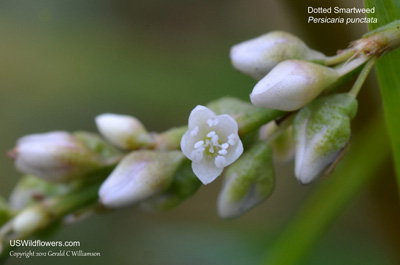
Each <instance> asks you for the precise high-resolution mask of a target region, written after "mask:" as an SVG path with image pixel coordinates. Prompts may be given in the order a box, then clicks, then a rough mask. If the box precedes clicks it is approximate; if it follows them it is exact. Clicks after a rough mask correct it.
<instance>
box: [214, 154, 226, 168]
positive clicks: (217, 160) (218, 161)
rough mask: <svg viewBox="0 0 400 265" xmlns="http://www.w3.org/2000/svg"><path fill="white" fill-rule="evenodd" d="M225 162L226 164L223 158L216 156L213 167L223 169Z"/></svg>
mask: <svg viewBox="0 0 400 265" xmlns="http://www.w3.org/2000/svg"><path fill="white" fill-rule="evenodd" d="M225 162H226V160H225V157H223V156H217V157H216V158H215V166H216V167H219V168H223V167H224V166H225Z"/></svg>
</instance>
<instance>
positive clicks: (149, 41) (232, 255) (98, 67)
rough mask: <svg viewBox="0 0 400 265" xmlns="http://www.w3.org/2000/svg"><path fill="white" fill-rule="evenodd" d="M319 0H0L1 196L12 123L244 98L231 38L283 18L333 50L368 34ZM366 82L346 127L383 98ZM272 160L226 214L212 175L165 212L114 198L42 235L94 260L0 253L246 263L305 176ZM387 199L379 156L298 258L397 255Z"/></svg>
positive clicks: (300, 191)
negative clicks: (264, 179) (334, 18)
mask: <svg viewBox="0 0 400 265" xmlns="http://www.w3.org/2000/svg"><path fill="white" fill-rule="evenodd" d="M321 3H322V2H321V1H290V0H285V1H268V0H250V1H242V0H229V1H228V0H223V1H215V0H203V1H199V0H197V1H196V0H170V1H163V0H152V1H151V0H150V1H128V0H96V1H93V0H92V1H89V0H88V1H78V0H64V1H62V0H55V1H50V0H42V1H28V0H2V1H0V36H1V38H0V73H1V74H0V108H1V111H0V120H1V121H2V126H1V128H2V129H1V138H0V146H1V150H2V153H3V155H2V156H0V167H1V168H2V176H1V185H0V193H1V194H2V195H3V196H6V197H7V196H8V195H9V194H10V192H11V190H12V187H13V186H14V185H15V183H16V182H17V180H18V178H19V176H20V174H19V173H18V172H16V171H15V170H14V168H13V163H12V161H11V160H10V159H8V158H7V157H6V152H7V150H9V149H11V148H12V147H13V145H14V143H15V141H16V140H17V139H18V138H19V137H21V136H23V135H26V134H31V133H41V132H47V131H52V130H66V131H75V130H87V131H95V125H94V117H95V116H96V115H98V114H100V113H104V112H113V113H120V114H130V115H133V116H135V117H137V118H139V119H140V120H142V121H143V123H144V124H145V125H146V127H147V128H148V129H149V130H151V131H162V130H166V129H168V128H170V127H173V126H179V125H183V124H185V123H186V122H187V118H188V114H189V113H190V111H191V109H193V107H194V106H196V105H197V104H206V103H207V102H209V101H210V100H213V99H216V98H219V97H222V96H226V95H230V96H235V97H238V98H241V99H244V100H248V95H249V93H250V92H251V90H252V87H253V86H254V84H255V81H254V80H252V79H251V78H250V77H247V76H244V75H242V74H240V73H238V72H236V71H235V70H234V69H233V68H232V67H231V65H230V61H229V57H228V55H229V49H230V47H231V46H232V45H233V44H235V43H238V42H241V41H244V40H246V39H250V38H253V37H256V36H258V35H260V34H263V33H265V32H268V31H271V30H285V31H288V32H291V33H294V34H296V35H298V36H299V37H301V38H302V39H304V40H305V41H306V43H307V44H308V45H309V46H310V47H312V48H315V49H318V50H321V51H322V52H324V53H326V54H328V55H333V54H334V53H335V52H336V50H337V49H340V48H345V47H347V45H348V43H349V42H350V41H351V40H354V39H356V38H359V37H360V36H361V35H362V34H363V33H364V32H366V30H367V26H366V25H365V24H351V25H341V24H323V25H321V24H308V23H307V17H308V14H307V6H314V7H319V6H321V5H322V4H321ZM335 5H338V6H341V7H354V6H355V7H361V6H362V1H344V0H343V1H327V2H324V4H323V5H322V6H325V7H328V6H335ZM342 16H343V15H342ZM367 83H368V85H367V86H365V87H364V89H363V90H362V92H361V94H360V108H359V113H358V115H357V118H356V119H355V121H354V122H353V128H354V135H353V137H357V134H358V133H360V129H359V128H361V127H362V125H363V124H364V123H365V122H367V121H368V120H369V119H370V117H371V116H373V113H375V112H377V111H379V109H380V108H381V106H380V99H379V89H378V87H377V84H376V81H375V79H374V77H373V76H372V77H369V79H368V80H367ZM377 140H379V139H377ZM371 156H373V154H371ZM348 159H351V158H348ZM276 170H277V181H276V189H275V191H274V193H273V195H272V196H271V197H270V198H269V199H268V200H267V201H266V202H265V203H263V204H262V205H260V206H258V207H257V208H255V209H254V210H252V211H251V212H249V213H247V214H246V215H244V216H242V217H240V218H238V219H235V220H230V221H226V220H221V219H219V218H218V216H217V213H216V206H215V205H216V199H217V196H218V192H219V189H220V186H221V180H219V181H216V182H213V183H212V184H210V185H208V186H206V187H203V188H202V189H201V190H200V191H199V192H198V193H197V194H196V195H195V196H194V197H192V198H191V199H189V200H188V201H186V202H184V203H183V204H182V205H180V206H179V207H177V208H176V209H174V210H172V211H170V212H163V213H151V214H150V213H145V212H143V211H141V210H140V209H137V208H135V207H132V208H126V209H122V210H118V211H115V212H112V213H109V214H104V215H97V216H93V217H91V218H89V219H86V220H84V221H82V222H80V223H77V224H74V225H71V226H68V227H65V228H63V229H62V230H61V231H60V232H59V233H57V234H56V235H55V236H54V237H51V238H49V239H48V240H62V241H64V240H71V241H76V240H78V241H80V242H81V247H80V248H79V249H82V250H84V251H96V252H101V257H100V258H73V259H72V258H30V259H22V260H16V259H14V258H11V259H9V261H8V264H25V263H29V264H54V263H55V262H57V263H59V264H71V263H72V262H73V263H74V264H87V263H88V262H90V263H96V264H110V263H113V264H152V265H153V264H163V265H167V264H171V265H172V264H174V265H179V264H193V265H197V264H230V265H236V264H258V263H259V262H260V261H261V259H262V257H263V255H264V254H265V253H264V252H265V251H268V248H269V246H270V245H271V244H272V243H273V242H274V239H275V238H276V237H277V236H279V234H280V232H281V231H282V229H283V228H284V227H285V225H286V224H287V223H288V222H289V221H290V218H291V217H293V216H294V215H295V213H296V211H297V209H298V208H299V206H300V205H301V203H302V201H303V200H304V199H305V198H306V197H307V196H308V194H309V193H310V192H311V191H312V190H313V189H314V187H315V184H314V185H310V186H307V187H304V186H300V185H299V184H298V183H297V181H296V180H295V178H294V176H293V173H292V172H293V165H292V163H289V164H278V165H277V168H276ZM321 181H322V182H323V181H324V180H321ZM338 192H340V191H338ZM397 198H398V197H397V193H396V190H395V180H394V175H393V169H392V165H391V164H390V161H388V163H387V164H385V165H383V166H382V170H381V171H380V172H379V175H378V176H376V178H375V181H374V182H373V185H370V186H369V187H368V189H367V190H366V191H365V192H363V193H362V194H361V196H359V197H358V198H357V199H356V200H355V201H353V202H352V203H351V205H350V207H348V208H347V210H346V212H345V213H344V214H343V215H342V216H341V217H340V218H339V219H338V220H337V221H336V222H335V223H334V225H333V226H332V227H331V229H330V230H329V231H328V232H327V233H326V235H325V236H324V237H323V238H322V239H321V240H320V241H319V243H318V244H317V246H316V248H315V250H314V251H313V252H312V253H311V254H310V256H309V259H308V260H307V261H305V262H302V263H299V264H311V265H312V264H379V265H381V264H399V262H400V254H399V251H398V250H399V249H400V229H399V225H398V224H399V223H400V215H399V209H398V199H397ZM20 250H21V251H22V250H24V249H20ZM33 250H35V249H33ZM36 250H38V251H39V250H40V251H42V250H43V251H44V249H43V248H38V249H36ZM56 250H57V249H56ZM288 252H290V249H288Z"/></svg>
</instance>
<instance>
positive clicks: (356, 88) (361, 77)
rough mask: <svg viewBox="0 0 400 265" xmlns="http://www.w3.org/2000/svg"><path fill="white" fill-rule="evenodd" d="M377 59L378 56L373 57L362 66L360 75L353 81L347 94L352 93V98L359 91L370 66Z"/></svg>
mask: <svg viewBox="0 0 400 265" xmlns="http://www.w3.org/2000/svg"><path fill="white" fill-rule="evenodd" d="M377 59H378V57H376V56H375V57H373V58H372V59H371V60H369V61H368V62H367V63H366V64H365V66H364V68H363V69H362V70H361V73H360V75H359V76H358V77H357V80H356V82H355V83H354V85H353V87H352V88H351V90H350V92H349V94H350V95H352V96H353V97H354V98H356V97H357V95H358V92H360V89H361V87H362V85H363V84H364V82H365V79H367V76H368V74H369V72H370V71H371V69H372V67H373V66H374V64H375V62H376V60H377Z"/></svg>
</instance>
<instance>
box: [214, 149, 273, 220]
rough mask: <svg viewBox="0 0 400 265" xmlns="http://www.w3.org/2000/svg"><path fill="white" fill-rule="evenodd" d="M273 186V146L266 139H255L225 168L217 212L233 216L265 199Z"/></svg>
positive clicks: (229, 216) (224, 216) (227, 216)
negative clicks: (259, 140)
mask: <svg viewBox="0 0 400 265" xmlns="http://www.w3.org/2000/svg"><path fill="white" fill-rule="evenodd" d="M273 188H274V168H273V162H272V149H271V147H270V146H269V144H268V143H267V142H258V143H256V144H255V145H254V146H252V147H251V149H250V150H248V151H247V152H245V153H244V154H243V155H242V156H241V157H240V158H239V159H238V160H237V161H236V162H235V163H234V164H232V165H231V166H230V167H229V168H228V169H227V170H226V172H225V180H224V184H223V188H222V191H221V192H220V194H219V197H218V205H217V208H218V213H219V215H220V217H222V218H234V217H237V216H240V215H242V214H243V213H245V212H247V211H248V210H250V209H251V208H253V207H254V206H256V205H257V204H259V203H260V202H262V201H263V200H265V199H266V198H267V197H268V196H269V195H270V194H271V192H272V190H273Z"/></svg>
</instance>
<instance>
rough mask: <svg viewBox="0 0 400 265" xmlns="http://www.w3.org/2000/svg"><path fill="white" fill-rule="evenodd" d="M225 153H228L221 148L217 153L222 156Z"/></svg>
mask: <svg viewBox="0 0 400 265" xmlns="http://www.w3.org/2000/svg"><path fill="white" fill-rule="evenodd" d="M227 153H228V151H226V149H221V150H219V151H218V154H220V155H222V156H224V155H226V154H227Z"/></svg>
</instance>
